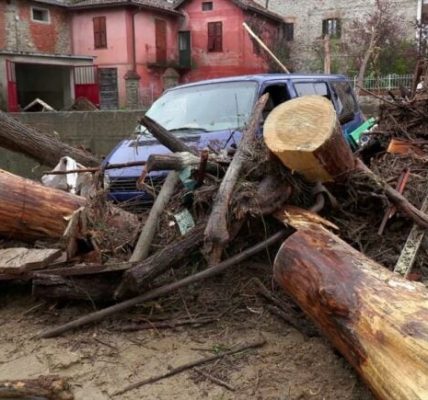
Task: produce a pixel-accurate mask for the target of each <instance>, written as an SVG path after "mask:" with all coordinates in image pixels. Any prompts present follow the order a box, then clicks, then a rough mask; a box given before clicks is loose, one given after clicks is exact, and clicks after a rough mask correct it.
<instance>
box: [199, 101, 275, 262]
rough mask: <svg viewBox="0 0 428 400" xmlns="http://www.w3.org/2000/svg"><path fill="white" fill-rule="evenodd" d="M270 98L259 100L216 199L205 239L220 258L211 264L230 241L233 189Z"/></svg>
mask: <svg viewBox="0 0 428 400" xmlns="http://www.w3.org/2000/svg"><path fill="white" fill-rule="evenodd" d="M268 98H269V95H268V94H265V95H263V96H262V97H261V98H260V99H259V100H258V102H257V104H256V106H255V108H254V111H253V116H252V118H251V121H250V123H249V125H248V127H247V128H246V129H245V130H244V132H243V135H242V139H241V142H240V143H239V146H238V150H237V151H236V153H235V155H234V157H233V160H232V162H231V163H230V165H229V168H228V169H227V171H226V174H225V176H224V177H223V180H222V182H221V185H220V188H219V190H218V192H217V195H216V197H215V199H214V205H213V208H212V211H211V214H210V217H209V219H208V223H207V227H206V229H205V239H206V241H207V242H208V243H210V244H212V245H213V248H212V250H214V252H215V253H217V254H216V257H215V258H218V259H214V260H213V259H211V264H213V263H216V262H218V261H220V259H221V251H218V248H220V249H222V247H223V246H224V244H225V243H227V242H228V240H229V232H228V230H227V214H228V210H229V207H230V202H231V199H232V193H233V189H234V188H235V184H236V182H237V180H238V177H239V174H240V172H241V168H242V166H243V164H244V162H245V160H246V159H247V157H248V153H249V152H250V151H251V148H252V147H253V145H254V143H255V139H256V136H255V135H256V131H257V129H258V128H259V122H260V117H261V115H262V111H263V109H264V107H265V105H266V102H267V100H268ZM216 248H217V249H216Z"/></svg>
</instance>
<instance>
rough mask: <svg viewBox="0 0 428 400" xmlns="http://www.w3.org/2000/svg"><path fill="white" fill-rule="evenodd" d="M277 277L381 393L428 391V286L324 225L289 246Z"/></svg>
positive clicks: (401, 395)
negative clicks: (395, 271) (405, 276)
mask: <svg viewBox="0 0 428 400" xmlns="http://www.w3.org/2000/svg"><path fill="white" fill-rule="evenodd" d="M274 271H275V278H276V280H277V282H278V283H279V284H280V285H281V286H282V287H283V288H284V290H285V291H286V292H287V293H288V294H289V295H290V296H291V297H292V298H293V299H294V300H295V301H296V302H297V303H298V304H299V306H300V307H301V308H302V309H303V310H304V311H305V312H306V313H307V314H308V315H309V316H310V317H311V318H312V319H313V320H314V321H315V322H316V323H317V324H318V326H319V327H320V328H321V330H322V331H323V332H324V333H325V334H326V335H327V337H328V338H329V339H330V340H331V342H332V343H333V344H334V346H335V347H336V348H337V349H338V350H339V351H340V352H341V353H342V354H343V355H344V356H345V358H346V359H347V360H348V361H349V362H350V363H351V364H352V365H353V366H354V367H355V369H356V370H357V371H358V372H359V373H360V375H361V376H362V378H363V379H364V380H365V381H366V382H367V384H368V385H369V386H370V388H371V389H372V391H373V392H374V393H375V395H376V396H377V397H378V398H379V399H384V400H387V399H388V400H424V399H427V398H428V293H427V291H426V288H425V287H424V286H423V285H421V284H419V283H415V282H409V281H406V280H404V279H403V278H401V277H398V276H397V275H396V274H393V273H392V272H390V271H389V270H387V269H386V268H384V267H382V266H381V265H379V264H377V263H375V262H374V261H373V260H371V259H369V258H367V257H366V256H364V255H363V254H361V253H359V252H358V251H357V250H355V249H353V248H352V247H351V246H349V245H348V244H346V243H345V242H343V241H342V240H341V239H339V238H338V237H337V236H335V235H334V234H332V233H330V232H329V231H327V230H326V229H324V228H321V227H319V226H316V225H315V224H314V225H311V226H307V227H306V228H303V229H301V230H298V231H297V232H296V233H294V234H293V235H291V236H290V237H289V238H288V239H287V240H286V241H285V242H284V243H283V245H282V246H281V248H280V250H279V252H278V254H277V256H276V259H275V263H274Z"/></svg>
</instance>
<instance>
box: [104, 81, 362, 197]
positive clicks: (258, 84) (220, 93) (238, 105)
mask: <svg viewBox="0 0 428 400" xmlns="http://www.w3.org/2000/svg"><path fill="white" fill-rule="evenodd" d="M264 93H269V95H270V96H269V101H268V103H267V105H266V107H265V110H264V117H266V116H267V114H268V113H269V112H270V111H271V110H272V109H273V108H274V107H276V106H277V105H279V104H280V103H283V102H284V101H287V100H290V99H293V98H296V97H299V96H305V95H313V94H317V95H321V96H325V97H326V98H328V99H329V100H331V102H332V103H333V105H334V107H335V109H336V112H337V114H338V117H339V120H340V122H341V124H342V129H343V133H344V135H345V137H346V138H347V139H348V140H349V142H350V143H351V140H350V137H349V135H350V133H351V132H352V131H354V130H355V129H356V128H358V127H359V126H360V125H361V124H362V123H363V122H364V117H363V115H362V113H361V111H360V108H359V106H358V103H357V101H356V98H355V95H354V93H353V90H352V88H351V86H350V85H349V82H348V80H347V78H346V77H345V76H343V75H297V74H287V75H285V74H263V75H251V76H235V77H230V78H221V79H212V80H207V81H200V82H195V83H190V84H186V85H181V86H178V87H174V88H172V89H169V90H167V91H165V92H164V93H163V95H162V96H161V97H160V98H159V99H157V100H156V101H155V102H154V103H153V104H152V106H151V107H150V109H149V110H148V111H147V116H149V117H150V118H152V119H154V120H155V121H157V122H158V123H159V124H161V125H162V126H163V127H164V128H166V129H168V130H169V131H170V132H172V133H174V134H175V135H177V136H178V137H180V138H181V139H182V140H183V141H185V142H186V143H187V144H188V145H190V146H195V147H197V148H199V149H203V148H205V147H209V148H211V149H217V150H220V151H221V150H224V149H227V148H229V147H236V146H237V144H238V142H239V140H240V137H241V131H242V129H243V127H244V126H245V124H246V123H247V122H248V120H249V118H250V116H251V112H252V109H253V107H254V104H255V102H256V101H257V99H258V98H259V97H260V96H261V95H263V94H264ZM138 133H139V134H138V136H137V138H136V139H130V140H123V141H122V142H120V143H119V144H118V145H117V146H116V147H115V148H114V149H113V150H112V152H111V153H110V154H109V155H108V157H107V158H106V159H105V163H110V164H116V163H127V162H132V161H145V160H147V158H148V157H149V155H150V154H165V153H168V152H169V150H168V149H167V148H166V147H164V146H163V145H161V144H160V143H159V142H158V141H157V140H156V139H155V138H154V137H153V136H152V135H151V134H150V133H149V132H148V131H147V130H145V128H143V127H141V128H140V130H139V132H138ZM142 168H143V167H129V168H123V169H112V170H106V174H105V180H104V186H105V188H106V189H107V190H108V192H109V196H110V198H111V199H112V200H114V201H117V202H123V201H132V203H138V204H139V205H144V204H150V203H151V202H152V201H153V198H152V196H151V195H150V194H149V193H147V192H145V191H139V190H138V189H137V187H136V181H137V179H138V177H139V176H140V175H141V172H142ZM164 177H165V173H164V172H159V171H153V172H151V173H150V174H149V176H148V177H147V178H146V179H148V180H149V181H150V183H151V184H153V185H154V186H157V185H160V184H161V182H162V180H163V178H164Z"/></svg>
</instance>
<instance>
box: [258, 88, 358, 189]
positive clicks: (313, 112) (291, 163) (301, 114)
mask: <svg viewBox="0 0 428 400" xmlns="http://www.w3.org/2000/svg"><path fill="white" fill-rule="evenodd" d="M263 135H264V139H265V143H266V145H267V147H268V148H269V150H271V151H272V152H273V153H274V154H275V155H276V156H277V157H278V158H279V159H280V160H281V162H282V163H283V164H284V165H286V166H287V167H288V168H290V169H291V170H293V171H297V172H299V173H301V174H302V175H303V176H304V177H305V178H306V179H307V180H309V181H311V182H317V181H321V182H331V181H334V180H336V179H338V178H340V177H341V176H343V175H344V174H346V173H348V172H349V171H352V170H353V169H354V168H355V162H354V157H353V155H352V151H351V148H350V147H349V145H348V144H347V143H346V140H345V138H344V137H343V135H342V129H341V127H340V123H339V121H338V119H337V115H336V111H335V109H334V107H333V105H332V103H331V101H329V100H327V99H326V98H324V97H322V96H303V97H299V98H297V99H294V100H290V101H287V102H285V103H283V104H280V105H279V106H278V107H276V108H275V109H274V110H273V111H272V112H271V113H270V114H269V116H268V117H267V119H266V122H265V124H264V133H263Z"/></svg>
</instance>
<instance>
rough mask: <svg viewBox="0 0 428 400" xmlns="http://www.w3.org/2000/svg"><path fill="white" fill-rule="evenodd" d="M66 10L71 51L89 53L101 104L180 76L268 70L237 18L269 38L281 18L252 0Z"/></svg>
mask: <svg viewBox="0 0 428 400" xmlns="http://www.w3.org/2000/svg"><path fill="white" fill-rule="evenodd" d="M70 9H71V10H73V11H74V12H73V16H72V37H73V51H74V52H75V53H77V54H85V55H90V56H93V57H95V61H94V62H95V64H96V65H97V67H98V77H99V85H100V104H101V107H102V108H117V107H118V106H119V107H124V106H127V107H136V106H138V104H141V103H146V104H147V103H150V102H151V101H153V99H154V98H156V97H158V96H159V95H160V93H161V92H162V91H163V90H164V89H165V88H167V87H169V86H171V85H174V84H177V83H178V82H188V81H194V80H199V79H206V78H213V77H220V76H230V75H239V74H247V73H261V72H266V71H267V70H268V65H267V63H266V62H265V60H264V59H263V58H262V57H261V56H260V55H259V49H258V48H257V47H256V46H254V44H253V42H252V41H251V39H250V38H249V36H248V34H247V33H246V32H245V31H244V29H243V27H242V23H243V22H244V21H247V22H249V23H250V24H252V25H256V26H258V27H259V28H260V32H261V34H262V36H263V38H264V39H265V40H266V41H267V43H270V42H271V41H272V40H274V39H275V38H278V37H279V36H278V35H279V34H280V32H281V29H280V28H281V27H282V22H283V21H282V18H281V17H280V16H278V15H276V14H274V13H272V12H270V11H268V10H266V9H264V8H262V7H260V6H259V5H257V4H256V3H254V2H253V1H252V0H239V1H238V0H212V1H201V0H183V1H179V2H175V3H174V4H171V3H169V2H166V1H164V0H130V1H127V2H124V1H122V0H83V1H81V2H78V3H76V4H74V5H72V6H71V7H70ZM82 95H85V94H84V93H82Z"/></svg>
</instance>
